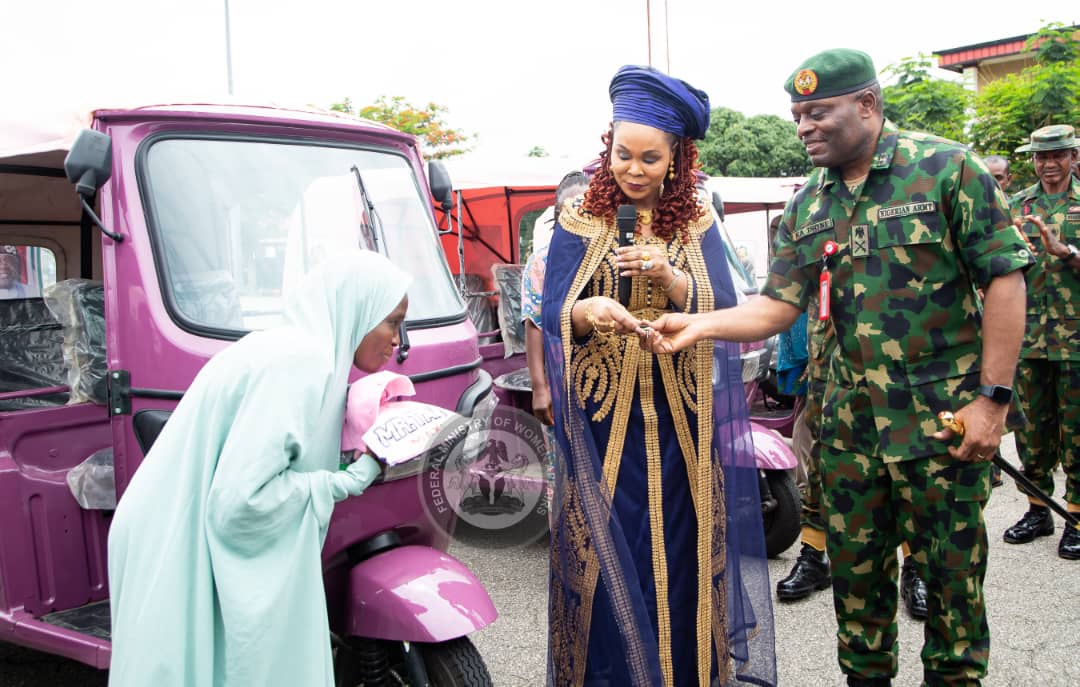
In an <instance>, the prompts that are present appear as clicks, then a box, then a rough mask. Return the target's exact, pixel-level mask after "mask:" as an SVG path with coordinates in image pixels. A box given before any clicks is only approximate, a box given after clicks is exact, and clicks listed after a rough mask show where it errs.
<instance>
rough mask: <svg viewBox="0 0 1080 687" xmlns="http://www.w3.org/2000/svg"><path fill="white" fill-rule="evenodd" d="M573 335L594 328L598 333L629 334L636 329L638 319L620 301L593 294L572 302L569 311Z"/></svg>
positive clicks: (581, 333) (590, 330)
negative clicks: (590, 296)
mask: <svg viewBox="0 0 1080 687" xmlns="http://www.w3.org/2000/svg"><path fill="white" fill-rule="evenodd" d="M570 318H571V320H572V321H573V326H574V335H575V336H585V335H586V334H588V333H590V332H592V331H593V330H595V331H596V332H597V333H599V334H631V333H635V332H637V330H638V321H637V320H636V319H634V318H633V317H632V316H631V315H630V312H629V311H628V310H627V309H626V308H625V307H623V305H622V303H619V302H618V301H616V300H613V299H611V298H608V297H607V296H593V297H592V298H585V299H583V300H580V301H578V302H577V303H575V304H574V309H573V310H572V311H571V312H570Z"/></svg>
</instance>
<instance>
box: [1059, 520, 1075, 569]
mask: <svg viewBox="0 0 1080 687" xmlns="http://www.w3.org/2000/svg"><path fill="white" fill-rule="evenodd" d="M1058 555H1059V556H1061V557H1062V558H1067V559H1069V560H1070V561H1075V560H1080V530H1078V529H1076V528H1075V527H1073V526H1072V525H1068V524H1066V525H1065V533H1064V534H1062V535H1061V543H1060V544H1058Z"/></svg>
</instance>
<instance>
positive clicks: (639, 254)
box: [615, 245, 675, 286]
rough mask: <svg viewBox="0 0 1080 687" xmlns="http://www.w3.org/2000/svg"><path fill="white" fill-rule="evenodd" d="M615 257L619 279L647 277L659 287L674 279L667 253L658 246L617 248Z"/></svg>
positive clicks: (668, 283)
mask: <svg viewBox="0 0 1080 687" xmlns="http://www.w3.org/2000/svg"><path fill="white" fill-rule="evenodd" d="M615 255H616V256H617V257H616V259H615V266H616V267H617V268H618V270H619V276H620V277H638V276H642V277H648V278H650V279H652V280H653V281H655V282H656V283H657V284H660V285H661V286H668V285H670V284H671V280H672V279H674V278H675V271H674V268H672V266H671V263H670V262H668V259H667V252H666V251H664V249H663V248H662V247H660V246H648V245H645V246H619V247H618V248H616V249H615Z"/></svg>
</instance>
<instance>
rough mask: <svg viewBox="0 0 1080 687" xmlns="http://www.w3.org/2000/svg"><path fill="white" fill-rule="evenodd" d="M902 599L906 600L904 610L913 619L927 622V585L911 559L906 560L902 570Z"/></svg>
mask: <svg viewBox="0 0 1080 687" xmlns="http://www.w3.org/2000/svg"><path fill="white" fill-rule="evenodd" d="M900 598H902V599H903V600H904V608H906V609H907V612H908V613H909V614H910V615H911V617H912V618H914V619H915V620H926V583H925V582H923V580H922V578H921V577H919V573H917V572H916V571H915V564H914V563H912V562H911V558H910V557H907V558H905V559H904V565H903V567H902V568H901V569H900Z"/></svg>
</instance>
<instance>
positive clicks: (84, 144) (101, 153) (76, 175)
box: [64, 129, 112, 198]
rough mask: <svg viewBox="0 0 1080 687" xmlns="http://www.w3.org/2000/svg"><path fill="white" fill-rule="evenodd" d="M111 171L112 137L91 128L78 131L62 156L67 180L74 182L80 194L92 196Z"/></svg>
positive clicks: (107, 178)
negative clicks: (66, 152) (68, 148)
mask: <svg viewBox="0 0 1080 687" xmlns="http://www.w3.org/2000/svg"><path fill="white" fill-rule="evenodd" d="M111 173H112V139H111V138H110V137H109V136H108V135H107V134H103V133H101V132H100V131H94V130H93V129H83V130H82V131H80V132H79V135H78V136H76V137H75V142H74V143H73V144H72V145H71V150H69V151H68V154H67V157H65V158H64V174H66V175H67V178H68V181H70V182H71V183H73V184H75V190H76V191H78V193H79V195H80V196H83V197H84V198H86V197H93V196H94V194H95V193H97V191H98V189H99V188H101V186H102V184H104V183H105V182H106V181H108V180H109V175H110V174H111Z"/></svg>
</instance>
